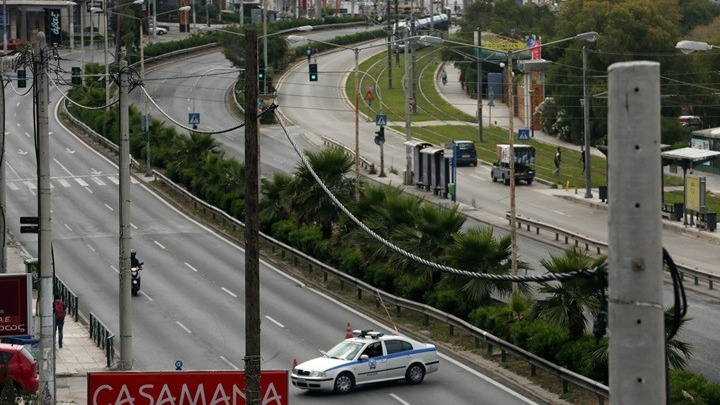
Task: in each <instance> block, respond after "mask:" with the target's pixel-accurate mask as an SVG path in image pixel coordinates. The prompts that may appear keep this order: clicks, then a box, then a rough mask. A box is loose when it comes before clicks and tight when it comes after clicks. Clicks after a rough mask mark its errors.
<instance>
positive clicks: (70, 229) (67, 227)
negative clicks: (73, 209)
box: [64, 224, 73, 232]
mask: <svg viewBox="0 0 720 405" xmlns="http://www.w3.org/2000/svg"><path fill="white" fill-rule="evenodd" d="M64 225H65V228H66V229H67V230H68V231H70V232H72V231H73V230H72V228H70V225H68V224H64Z"/></svg>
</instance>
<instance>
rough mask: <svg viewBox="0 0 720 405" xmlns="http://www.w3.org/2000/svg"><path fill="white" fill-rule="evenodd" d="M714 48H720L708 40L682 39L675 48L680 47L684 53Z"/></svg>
mask: <svg viewBox="0 0 720 405" xmlns="http://www.w3.org/2000/svg"><path fill="white" fill-rule="evenodd" d="M713 48H718V46H717V45H710V44H708V43H707V42H698V41H689V40H682V41H679V42H678V43H677V44H676V45H675V49H679V50H681V51H682V53H684V54H689V53H693V52H695V51H705V52H707V51H709V50H711V49H713Z"/></svg>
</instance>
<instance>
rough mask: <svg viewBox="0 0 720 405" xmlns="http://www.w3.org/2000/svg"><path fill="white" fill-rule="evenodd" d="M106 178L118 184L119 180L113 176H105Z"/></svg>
mask: <svg viewBox="0 0 720 405" xmlns="http://www.w3.org/2000/svg"><path fill="white" fill-rule="evenodd" d="M107 179H108V180H110V181H112V182H113V183H114V184H120V180H118V178H117V177H115V176H107Z"/></svg>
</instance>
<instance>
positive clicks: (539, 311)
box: [531, 248, 606, 340]
mask: <svg viewBox="0 0 720 405" xmlns="http://www.w3.org/2000/svg"><path fill="white" fill-rule="evenodd" d="M605 260H606V257H605V256H601V257H598V258H592V257H590V256H589V255H588V254H587V253H586V252H585V251H584V250H581V249H579V248H571V249H568V250H566V251H565V253H564V254H563V255H553V254H550V259H542V260H540V264H541V265H542V266H543V267H544V268H545V269H546V270H547V271H548V272H550V273H555V274H561V273H569V272H573V271H578V270H580V269H591V268H596V267H598V266H600V265H601V264H602V263H603V262H605ZM604 288H605V280H601V279H599V278H597V277H592V278H588V277H575V278H572V279H569V280H563V281H560V282H553V283H543V284H542V285H541V286H540V288H539V292H540V294H541V296H547V298H542V299H538V300H537V301H535V303H534V304H533V307H532V311H531V313H532V316H533V317H534V318H542V319H546V320H548V321H550V322H552V323H554V324H556V325H558V326H561V327H564V328H567V330H568V334H569V336H570V339H571V340H578V339H580V338H581V337H582V336H583V334H584V333H585V330H586V325H587V323H588V319H587V317H588V316H594V315H595V314H596V313H597V311H598V310H599V309H600V308H601V305H602V290H603V289H604Z"/></svg>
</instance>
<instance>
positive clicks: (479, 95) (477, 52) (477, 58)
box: [474, 27, 483, 142]
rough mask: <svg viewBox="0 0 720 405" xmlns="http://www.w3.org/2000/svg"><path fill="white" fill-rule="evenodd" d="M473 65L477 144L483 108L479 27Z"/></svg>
mask: <svg viewBox="0 0 720 405" xmlns="http://www.w3.org/2000/svg"><path fill="white" fill-rule="evenodd" d="M474 39H475V46H476V48H475V63H476V64H477V66H476V67H477V75H478V77H477V116H478V142H482V141H483V119H482V108H483V104H482V103H483V97H482V79H483V71H482V48H481V46H482V31H481V30H480V27H478V28H477V31H475V38H474Z"/></svg>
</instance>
